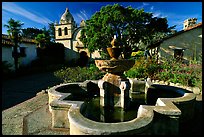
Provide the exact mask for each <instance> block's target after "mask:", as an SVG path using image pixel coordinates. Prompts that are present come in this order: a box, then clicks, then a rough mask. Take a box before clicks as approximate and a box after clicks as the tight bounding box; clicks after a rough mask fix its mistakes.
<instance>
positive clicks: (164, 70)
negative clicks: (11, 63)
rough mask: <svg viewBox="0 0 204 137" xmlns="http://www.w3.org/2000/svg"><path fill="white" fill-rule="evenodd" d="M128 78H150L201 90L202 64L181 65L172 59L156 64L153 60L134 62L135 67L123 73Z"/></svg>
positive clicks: (141, 59) (140, 59) (142, 59)
mask: <svg viewBox="0 0 204 137" xmlns="http://www.w3.org/2000/svg"><path fill="white" fill-rule="evenodd" d="M125 75H126V76H127V77H129V78H147V77H149V78H151V79H152V80H160V81H169V82H172V83H180V84H182V85H185V86H192V87H194V86H196V87H199V88H200V89H201V90H202V64H198V63H195V62H191V64H189V65H188V64H183V63H182V62H178V61H176V60H175V59H173V58H169V59H165V60H164V61H163V63H160V64H158V63H156V62H155V60H154V59H152V60H145V59H144V58H143V57H141V58H139V59H137V60H136V63H135V65H134V66H133V67H132V68H131V69H130V70H128V71H127V72H125Z"/></svg>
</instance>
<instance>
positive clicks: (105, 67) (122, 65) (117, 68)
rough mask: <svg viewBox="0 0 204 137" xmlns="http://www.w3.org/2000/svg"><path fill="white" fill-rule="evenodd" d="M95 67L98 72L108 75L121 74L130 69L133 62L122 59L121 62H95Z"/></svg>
mask: <svg viewBox="0 0 204 137" xmlns="http://www.w3.org/2000/svg"><path fill="white" fill-rule="evenodd" d="M95 64H96V66H97V67H98V68H99V70H102V71H105V72H109V73H113V74H115V73H122V72H124V71H126V70H129V69H130V68H132V66H133V65H134V64H135V60H129V59H122V60H114V59H113V60H102V59H101V60H95Z"/></svg>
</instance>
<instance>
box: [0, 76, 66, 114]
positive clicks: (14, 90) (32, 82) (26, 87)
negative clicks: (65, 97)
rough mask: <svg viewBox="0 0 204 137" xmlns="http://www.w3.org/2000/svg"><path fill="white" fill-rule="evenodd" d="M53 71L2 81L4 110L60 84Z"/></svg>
mask: <svg viewBox="0 0 204 137" xmlns="http://www.w3.org/2000/svg"><path fill="white" fill-rule="evenodd" d="M61 82H62V80H60V79H58V78H56V77H55V76H54V74H53V72H45V73H39V74H32V75H26V76H22V77H18V78H13V79H9V80H5V81H2V110H5V109H8V108H10V107H12V106H15V105H17V104H19V103H22V102H24V101H26V100H28V99H30V98H32V97H34V96H36V94H37V93H38V92H41V91H42V90H46V89H47V88H49V87H52V86H54V85H57V84H60V83H61Z"/></svg>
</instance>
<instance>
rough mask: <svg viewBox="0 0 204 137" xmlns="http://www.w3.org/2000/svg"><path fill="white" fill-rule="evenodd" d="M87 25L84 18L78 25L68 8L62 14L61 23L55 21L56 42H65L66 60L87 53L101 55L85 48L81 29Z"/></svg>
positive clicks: (75, 59)
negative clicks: (81, 37) (81, 39)
mask: <svg viewBox="0 0 204 137" xmlns="http://www.w3.org/2000/svg"><path fill="white" fill-rule="evenodd" d="M84 26H85V21H84V20H82V21H81V23H80V26H79V27H77V25H76V22H75V21H74V18H73V16H72V14H71V13H70V11H69V9H68V8H66V10H65V12H64V13H63V14H62V16H61V18H60V21H59V24H58V23H55V42H58V43H62V44H64V47H65V48H66V49H65V61H66V62H69V61H77V60H78V59H79V58H80V54H81V56H84V54H87V56H88V57H89V59H90V58H96V57H100V55H99V54H98V53H97V52H95V53H92V54H91V53H89V52H88V49H86V48H84V45H83V43H82V42H81V41H80V39H79V37H80V36H81V30H82V28H83V27H84Z"/></svg>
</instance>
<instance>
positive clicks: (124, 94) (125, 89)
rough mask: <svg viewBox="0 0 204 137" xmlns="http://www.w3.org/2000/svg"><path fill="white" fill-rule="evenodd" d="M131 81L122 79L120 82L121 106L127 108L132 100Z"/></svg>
mask: <svg viewBox="0 0 204 137" xmlns="http://www.w3.org/2000/svg"><path fill="white" fill-rule="evenodd" d="M130 86H131V85H130V82H129V81H122V82H121V84H120V90H121V95H120V100H121V106H120V107H121V108H123V109H127V108H128V105H129V101H130V97H129V91H130Z"/></svg>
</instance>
